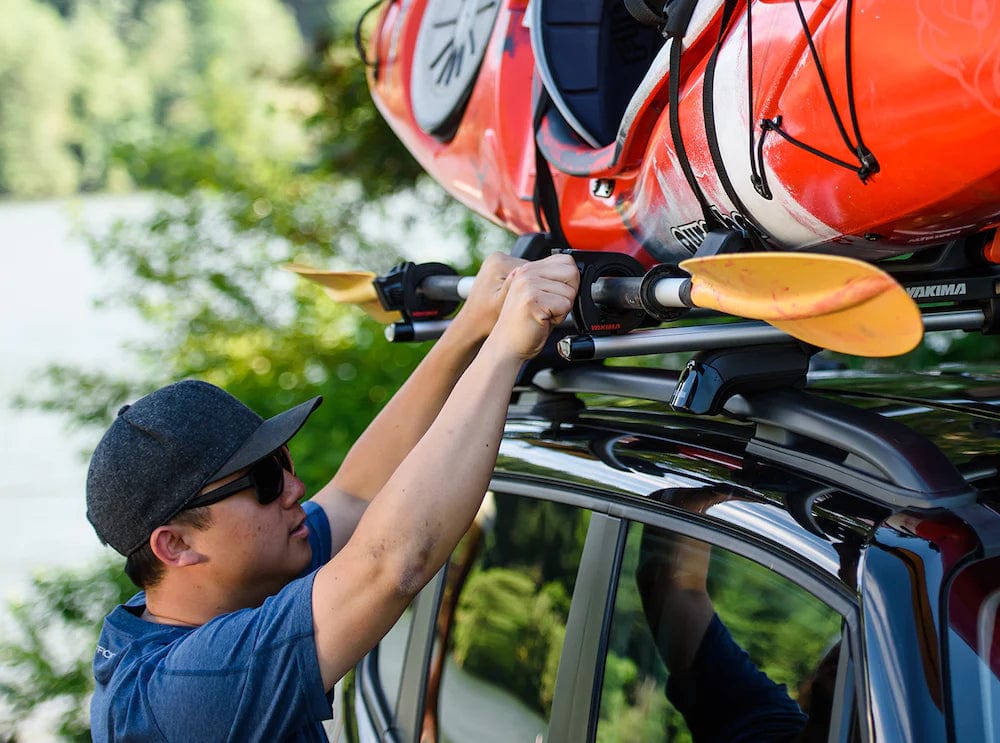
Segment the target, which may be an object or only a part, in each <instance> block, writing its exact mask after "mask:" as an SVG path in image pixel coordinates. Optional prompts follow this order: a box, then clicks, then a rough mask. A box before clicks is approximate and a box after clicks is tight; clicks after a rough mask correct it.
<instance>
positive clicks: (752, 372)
mask: <svg viewBox="0 0 1000 743" xmlns="http://www.w3.org/2000/svg"><path fill="white" fill-rule="evenodd" d="M816 350H817V349H815V348H813V347H811V346H805V345H800V344H789V345H782V346H745V347H743V348H726V349H721V350H713V351H701V352H700V353H697V354H695V356H694V357H692V358H691V360H690V361H688V363H687V366H685V367H684V369H683V370H682V371H681V375H680V378H679V379H678V380H677V387H676V388H675V389H674V394H673V397H672V398H671V400H670V406H671V407H672V408H673V409H674V410H678V411H680V412H684V413H694V414H697V415H716V414H718V413H719V412H721V410H722V408H723V406H724V405H725V404H726V401H727V400H729V398H731V397H732V396H733V395H737V394H746V393H749V392H760V391H763V390H769V389H784V388H789V387H802V386H804V385H805V382H806V373H807V372H808V371H809V359H810V357H812V355H813V354H814V353H815V352H816Z"/></svg>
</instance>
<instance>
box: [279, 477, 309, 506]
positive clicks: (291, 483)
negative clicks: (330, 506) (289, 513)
mask: <svg viewBox="0 0 1000 743" xmlns="http://www.w3.org/2000/svg"><path fill="white" fill-rule="evenodd" d="M305 492H306V486H305V483H303V482H302V480H300V479H299V478H297V477H296V476H295V475H293V474H292V473H290V472H288V471H287V470H286V471H285V487H284V488H283V489H282V491H281V497H280V501H281V507H282V508H291V507H292V506H294V505H295V504H297V503H298V502H299V500H301V498H302V496H303V495H305Z"/></svg>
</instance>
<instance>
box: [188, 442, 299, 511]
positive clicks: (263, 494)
mask: <svg viewBox="0 0 1000 743" xmlns="http://www.w3.org/2000/svg"><path fill="white" fill-rule="evenodd" d="M285 470H288V471H289V472H291V473H292V474H294V473H295V469H294V468H293V466H292V460H291V458H290V457H289V456H288V449H287V448H285V447H284V446H283V447H281V448H280V449H276V450H275V451H273V452H271V453H270V454H268V455H267V456H266V457H264V458H263V459H258V460H257V461H256V462H254V463H253V464H251V465H250V471H249V472H247V473H246V474H245V475H243V477H238V478H237V479H235V480H233V481H232V482H227V483H226V484H225V485H222V486H220V487H218V488H215V489H214V490H209V491H208V492H207V493H203V494H201V495H199V496H197V497H195V498H194V499H193V500H191V501H190V502H189V503H188V504H187V505H186V506H184V509H183V510H185V511H187V510H188V509H191V508H201V507H202V506H210V505H212V504H213V503H218V502H219V501H220V500H222V499H223V498H228V497H229V496H230V495H236V493H239V492H241V491H243V490H246V489H247V488H253V489H254V490H256V491H257V500H258V502H259V503H260V504H261V505H262V506H266V505H267V504H268V503H273V502H274V501H276V500H277V499H278V498H279V497H280V496H281V494H282V492H284V489H285Z"/></svg>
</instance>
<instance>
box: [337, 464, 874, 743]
mask: <svg viewBox="0 0 1000 743" xmlns="http://www.w3.org/2000/svg"><path fill="white" fill-rule="evenodd" d="M503 484H504V486H505V487H504V491H502V492H501V493H500V494H495V495H493V496H492V506H493V510H492V513H486V514H485V515H483V514H481V518H480V519H477V526H476V527H475V528H474V529H473V531H472V532H471V533H470V535H468V536H467V537H466V538H465V540H463V543H462V544H460V545H459V547H458V548H457V549H456V551H455V554H454V555H453V558H452V560H451V562H450V564H449V565H448V567H447V569H446V570H445V571H443V572H442V575H440V576H439V577H438V579H437V580H436V581H435V582H434V583H432V584H431V585H430V586H428V588H427V589H425V591H424V592H423V593H422V594H421V596H420V597H419V599H418V601H417V602H416V603H415V605H414V608H413V609H412V611H411V612H410V614H409V617H408V618H407V619H406V620H404V621H406V622H408V623H409V637H408V644H407V645H406V647H405V651H404V653H403V655H404V658H403V660H402V662H401V667H402V673H401V680H400V682H399V685H398V689H399V693H398V696H395V697H394V698H393V687H394V685H395V682H388V683H387V687H386V688H382V686H381V685H382V684H383V683H386V682H383V681H382V677H385V676H386V675H387V674H386V673H385V671H384V670H382V672H381V673H379V670H380V668H381V669H384V668H386V667H387V666H391V663H388V662H387V660H386V653H385V648H384V647H382V648H380V649H379V652H380V653H381V655H380V656H379V655H376V656H375V660H374V661H373V660H372V659H371V658H370V659H368V660H367V661H366V663H365V664H363V666H362V668H361V673H359V686H358V692H359V693H358V705H357V710H358V717H359V724H360V727H361V728H365V730H364V731H363V732H365V733H366V735H367V737H366V735H362V736H361V738H360V739H361V740H407V741H410V740H412V741H428V743H429V742H431V741H447V742H449V743H450V742H451V741H465V740H473V741H476V743H480V741H489V740H492V739H493V738H495V739H496V740H503V741H517V740H526V741H529V743H541V741H552V742H553V743H558V742H559V741H567V742H569V741H571V742H572V743H577V742H578V741H588V740H597V741H601V742H602V743H603V742H604V741H616V740H621V741H626V740H627V741H640V740H650V741H668V740H670V741H672V740H678V741H680V740H689V739H690V729H689V728H688V727H687V726H686V724H685V720H684V715H683V714H682V712H681V711H679V710H678V709H677V707H676V705H673V704H672V703H671V701H670V700H669V699H668V696H667V685H668V679H669V678H670V676H671V674H670V673H669V669H668V667H667V664H666V662H665V660H664V657H663V652H662V650H661V649H660V648H658V645H657V639H656V638H657V632H655V631H654V630H653V629H651V627H650V623H649V621H648V617H647V612H644V611H643V597H642V591H643V587H642V586H641V581H640V578H641V574H642V572H643V571H642V569H641V565H642V563H643V561H645V562H648V560H649V559H650V555H654V556H655V555H656V554H660V553H664V552H666V551H669V550H670V549H673V548H675V547H674V546H672V545H675V543H676V542H677V541H678V540H679V539H681V540H686V546H685V549H687V550H689V551H693V553H695V557H697V553H698V552H699V551H701V552H708V553H711V554H710V558H709V560H708V570H707V572H706V583H705V585H706V588H707V591H706V594H707V597H708V599H709V600H710V602H711V605H712V607H713V615H714V616H717V617H718V618H719V620H718V621H719V622H721V623H723V624H724V626H725V628H726V630H727V632H728V634H729V635H730V636H731V637H732V638H733V643H734V644H735V645H736V646H737V647H739V648H741V649H746V650H747V656H748V658H749V661H748V662H749V663H750V665H751V667H752V668H754V669H759V672H760V673H762V674H764V675H765V676H766V677H767V678H768V679H770V680H772V681H773V684H772V686H771V687H768V688H772V687H773V689H776V690H778V691H774V692H772V693H773V694H774V695H777V696H781V695H782V694H784V696H785V697H786V698H787V699H788V700H790V703H794V704H795V705H804V706H807V707H808V708H809V711H810V712H811V715H810V717H809V720H810V725H811V726H812V728H811V732H810V735H811V736H812V737H810V738H809V739H816V740H819V739H821V740H827V739H830V740H852V739H856V738H857V737H858V736H859V732H858V730H857V725H856V721H857V714H858V695H857V693H856V688H855V687H856V684H855V676H854V673H853V661H852V657H853V655H852V653H853V651H852V647H853V643H855V642H856V639H854V638H856V633H855V632H853V631H852V627H853V626H854V624H855V620H854V618H855V616H856V614H855V613H854V610H853V608H852V607H851V605H850V603H849V602H847V601H845V599H844V596H843V595H841V594H839V593H837V592H836V591H835V590H832V589H830V587H829V586H828V585H826V584H825V583H824V581H822V580H820V579H817V578H816V576H814V575H812V574H811V573H810V571H808V570H805V569H804V568H803V565H802V564H785V563H782V562H779V561H777V559H776V556H775V555H773V554H768V553H766V552H764V551H762V550H761V548H760V544H759V541H758V543H756V544H755V543H753V542H752V541H743V540H741V539H740V538H734V536H733V532H732V530H731V529H723V528H719V527H720V525H716V524H714V523H713V521H712V520H711V519H704V518H701V519H694V520H693V519H691V518H687V519H685V518H678V517H677V516H671V515H668V514H665V513H664V511H663V509H650V508H645V507H634V506H623V505H622V504H621V503H619V502H616V501H615V499H614V498H611V497H607V496H605V497H601V496H600V495H599V494H596V493H594V492H592V491H589V490H583V489H577V488H574V487H566V488H559V487H554V486H552V485H551V483H546V484H544V485H542V484H539V483H531V482H527V481H523V480H522V481H520V482H518V483H513V482H509V483H503ZM680 490H682V491H683V490H688V491H690V493H682V494H683V495H686V496H688V500H689V502H688V506H691V503H692V502H696V501H697V500H698V499H699V498H700V499H705V498H708V499H709V500H711V501H724V500H726V496H725V494H723V495H722V496H720V495H719V494H717V493H716V494H714V495H713V494H712V493H711V492H709V493H707V494H706V492H705V489H704V488H697V487H692V488H688V489H683V488H682V489H680ZM675 500H676V501H677V503H678V504H679V503H680V502H681V499H680V498H679V496H677V497H675ZM654 505H655V504H654ZM704 505H705V504H704V503H702V504H701V507H698V508H695V507H692V508H693V510H694V511H699V510H704ZM588 506H589V507H588ZM712 506H713V507H716V508H718V507H721V504H720V503H719V502H713V503H712ZM695 515H696V516H697V515H698V514H697V513H695ZM803 585H805V586H806V587H803ZM652 587H653V588H655V585H654V586H652ZM645 590H646V591H647V593H648V591H649V590H650V586H646V587H645ZM820 597H821V598H820ZM834 607H836V608H834ZM660 634H662V632H661V633H660ZM395 645H396V647H397V648H398V647H399V643H398V642H396V643H395ZM397 653H398V650H397ZM676 685H677V684H674V686H676ZM782 685H783V686H782ZM782 689H783V690H784V691H781V690H782ZM817 731H819V733H817ZM491 736H492V737H491Z"/></svg>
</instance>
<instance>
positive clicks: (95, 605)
mask: <svg viewBox="0 0 1000 743" xmlns="http://www.w3.org/2000/svg"><path fill="white" fill-rule="evenodd" d="M134 592H135V588H134V586H132V585H131V583H129V581H128V579H127V578H126V577H125V575H124V573H123V572H122V570H121V565H120V563H119V561H118V560H114V561H111V560H106V559H105V560H100V561H99V562H97V563H95V564H94V565H92V566H89V567H87V568H84V569H81V570H54V571H50V572H49V573H46V574H42V575H38V576H36V577H35V578H34V579H33V581H32V589H31V595H30V598H29V599H28V600H26V601H24V602H17V603H14V604H11V605H10V606H9V607H8V609H9V612H10V615H11V620H12V622H13V625H14V630H15V632H14V634H15V637H14V638H13V639H11V638H6V639H5V640H4V641H3V643H0V669H2V670H0V699H3V701H4V703H5V704H6V706H7V707H8V708H9V713H10V714H11V717H10V719H0V738H2V739H4V740H7V739H10V740H13V739H14V738H15V737H16V734H17V729H18V726H19V724H18V723H19V722H21V721H24V720H25V719H27V718H29V717H30V716H31V715H32V714H33V712H34V711H36V710H38V709H41V708H44V709H47V710H49V711H54V714H55V718H56V732H57V733H58V734H59V735H60V736H61V737H63V738H64V739H68V740H90V727H89V720H88V714H87V703H88V700H89V698H90V693H91V691H92V690H93V688H94V682H93V672H92V671H91V667H90V664H91V660H92V658H93V652H94V645H95V643H96V640H97V633H98V628H99V627H100V622H101V620H102V618H103V617H104V615H105V614H106V613H107V610H108V607H109V606H114V605H115V604H116V603H121V602H122V601H124V600H126V599H127V598H128V597H129V596H131V595H132V593H134Z"/></svg>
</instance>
